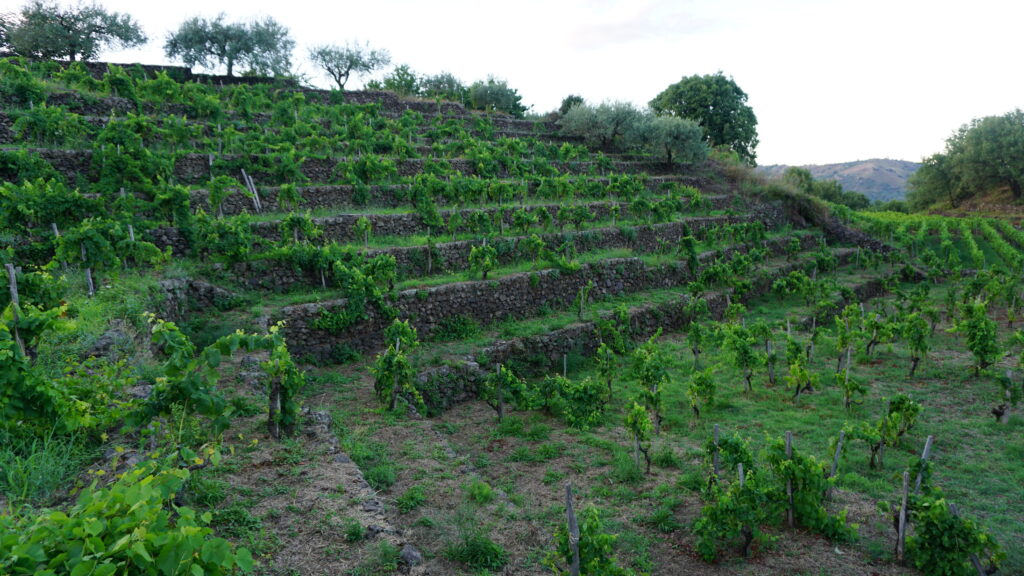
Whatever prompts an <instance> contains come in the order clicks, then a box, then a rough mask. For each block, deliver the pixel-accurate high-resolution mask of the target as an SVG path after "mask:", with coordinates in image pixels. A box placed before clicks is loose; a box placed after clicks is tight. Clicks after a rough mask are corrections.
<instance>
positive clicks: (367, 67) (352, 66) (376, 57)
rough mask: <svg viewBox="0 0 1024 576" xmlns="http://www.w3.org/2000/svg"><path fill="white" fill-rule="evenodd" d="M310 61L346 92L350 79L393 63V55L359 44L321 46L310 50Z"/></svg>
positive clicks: (339, 88)
mask: <svg viewBox="0 0 1024 576" xmlns="http://www.w3.org/2000/svg"><path fill="white" fill-rule="evenodd" d="M309 59H310V61H312V62H313V64H315V65H317V66H318V67H320V68H321V69H322V70H323V71H324V73H325V74H327V76H329V77H330V79H331V80H333V81H334V82H335V83H336V84H337V85H338V90H344V89H345V84H347V83H348V80H349V77H350V76H352V75H353V74H355V75H356V76H362V75H365V74H371V73H373V72H374V71H376V70H380V69H381V68H384V67H385V66H387V65H388V64H390V63H391V54H389V53H388V51H387V50H384V49H379V50H377V49H372V48H370V45H369V44H363V45H360V44H359V43H358V42H355V43H352V44H348V43H346V44H345V45H344V46H337V45H334V44H321V45H318V46H314V47H312V48H310V50H309Z"/></svg>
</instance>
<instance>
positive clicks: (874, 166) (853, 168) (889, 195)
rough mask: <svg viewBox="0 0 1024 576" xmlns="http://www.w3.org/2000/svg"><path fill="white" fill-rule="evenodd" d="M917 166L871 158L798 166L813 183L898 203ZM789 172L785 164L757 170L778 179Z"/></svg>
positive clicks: (915, 163)
mask: <svg viewBox="0 0 1024 576" xmlns="http://www.w3.org/2000/svg"><path fill="white" fill-rule="evenodd" d="M920 166H921V164H920V163H918V162H908V161H906V160H890V159H888V158H873V159H871V160H857V161H855V162H842V163H839V164H809V165H806V166H801V168H806V169H807V170H809V171H810V173H811V175H812V176H814V178H815V179H817V180H838V181H839V183H840V184H842V185H843V188H844V189H846V190H852V191H854V192H860V193H861V194H864V195H865V196H867V197H868V198H869V199H870V200H871V201H873V202H887V201H889V200H902V199H903V198H904V197H906V195H907V180H908V179H909V178H910V176H911V175H912V174H913V173H914V172H916V171H917V169H918V168H919V167H920ZM786 168H789V166H788V165H785V164H772V165H770V166H759V167H758V168H757V170H758V172H761V173H763V174H765V175H768V176H781V175H782V173H783V172H785V171H786Z"/></svg>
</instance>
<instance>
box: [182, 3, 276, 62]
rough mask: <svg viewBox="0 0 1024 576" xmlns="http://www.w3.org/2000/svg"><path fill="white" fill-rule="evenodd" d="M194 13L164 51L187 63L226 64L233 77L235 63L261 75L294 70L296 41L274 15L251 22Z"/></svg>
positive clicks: (183, 23) (222, 15)
mask: <svg viewBox="0 0 1024 576" xmlns="http://www.w3.org/2000/svg"><path fill="white" fill-rule="evenodd" d="M224 18H225V15H224V14H223V13H221V14H219V15H218V16H217V17H216V18H214V19H212V20H207V19H205V18H200V17H198V16H195V17H193V18H189V19H188V20H186V21H184V22H182V23H181V25H180V26H179V27H178V30H177V31H175V32H173V33H171V34H170V35H169V36H168V37H167V41H166V42H165V43H164V54H166V55H167V57H168V58H177V59H179V60H181V61H182V62H184V63H185V64H186V65H188V66H195V65H197V64H198V65H200V66H203V67H205V68H214V67H216V66H221V65H223V66H224V67H225V68H226V69H227V75H228V76H232V75H233V74H234V71H235V66H236V65H242V66H245V67H246V70H247V72H249V73H253V74H262V75H269V74H274V75H282V76H283V75H287V74H289V73H290V70H291V57H292V50H293V49H294V48H295V41H294V40H292V38H291V36H290V35H289V33H288V29H287V28H285V27H284V26H282V25H281V24H280V23H278V22H277V21H276V20H274V19H273V18H270V17H267V18H264V19H263V20H256V21H252V22H248V23H246V22H231V23H228V22H225V21H224Z"/></svg>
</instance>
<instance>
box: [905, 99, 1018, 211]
mask: <svg viewBox="0 0 1024 576" xmlns="http://www.w3.org/2000/svg"><path fill="white" fill-rule="evenodd" d="M908 187H909V189H910V190H909V193H908V194H907V202H908V203H909V204H910V207H911V208H912V209H914V210H920V209H923V208H925V207H927V206H929V205H931V204H934V203H935V202H938V201H940V200H943V199H946V200H948V201H949V203H950V204H952V205H953V206H956V205H958V204H959V203H960V202H961V201H962V200H964V199H965V198H968V197H970V196H973V195H975V194H978V193H980V192H986V191H989V190H993V189H997V188H1000V187H1006V188H1007V189H1009V191H1010V193H1011V194H1012V195H1013V198H1014V199H1016V200H1019V199H1021V198H1022V197H1024V111H1021V109H1019V108H1018V109H1015V110H1013V111H1012V112H1007V113H1006V114H1003V115H1002V116H987V117H984V118H976V119H974V120H972V121H971V122H970V123H968V124H964V125H963V126H961V127H960V129H959V130H957V132H956V133H955V134H953V135H952V136H950V137H949V138H948V139H946V148H945V150H944V151H943V152H940V153H937V154H934V155H932V156H930V157H929V158H927V159H926V160H925V161H924V163H923V164H922V166H921V168H920V169H919V170H918V171H917V172H915V173H914V175H913V176H911V178H910V180H909V182H908Z"/></svg>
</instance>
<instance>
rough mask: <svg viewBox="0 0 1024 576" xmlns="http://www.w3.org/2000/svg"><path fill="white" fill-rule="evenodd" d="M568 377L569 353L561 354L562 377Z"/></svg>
mask: <svg viewBox="0 0 1024 576" xmlns="http://www.w3.org/2000/svg"><path fill="white" fill-rule="evenodd" d="M568 377H569V355H568V354H562V378H568Z"/></svg>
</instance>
